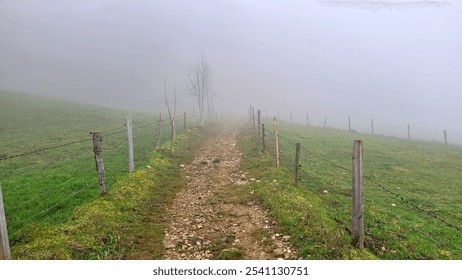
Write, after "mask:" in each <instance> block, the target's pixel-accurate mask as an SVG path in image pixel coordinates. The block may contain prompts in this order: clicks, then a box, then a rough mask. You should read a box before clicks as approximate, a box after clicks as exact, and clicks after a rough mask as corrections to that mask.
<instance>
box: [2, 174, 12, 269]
mask: <svg viewBox="0 0 462 280" xmlns="http://www.w3.org/2000/svg"><path fill="white" fill-rule="evenodd" d="M0 259H2V260H11V253H10V242H9V240H8V230H7V227H6V217H5V207H4V205H3V194H2V184H1V183H0Z"/></svg>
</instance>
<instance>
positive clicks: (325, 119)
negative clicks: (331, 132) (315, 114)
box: [324, 118, 327, 128]
mask: <svg viewBox="0 0 462 280" xmlns="http://www.w3.org/2000/svg"><path fill="white" fill-rule="evenodd" d="M326 121H327V118H324V128H326Z"/></svg>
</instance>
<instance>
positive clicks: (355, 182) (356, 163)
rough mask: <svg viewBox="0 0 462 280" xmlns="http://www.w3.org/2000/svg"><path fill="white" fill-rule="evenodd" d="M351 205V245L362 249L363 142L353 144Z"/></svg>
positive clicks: (357, 141)
mask: <svg viewBox="0 0 462 280" xmlns="http://www.w3.org/2000/svg"><path fill="white" fill-rule="evenodd" d="M352 162H353V164H352V165H353V172H352V173H353V178H352V190H353V192H352V193H353V203H352V206H353V207H352V218H351V221H352V226H351V228H352V234H353V244H354V245H355V246H357V247H358V248H359V249H363V248H364V209H363V187H364V186H363V142H362V141H361V140H354V142H353V156H352Z"/></svg>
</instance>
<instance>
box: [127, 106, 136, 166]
mask: <svg viewBox="0 0 462 280" xmlns="http://www.w3.org/2000/svg"><path fill="white" fill-rule="evenodd" d="M127 134H128V173H133V172H134V171H135V162H134V159H133V128H132V114H131V113H128V114H127Z"/></svg>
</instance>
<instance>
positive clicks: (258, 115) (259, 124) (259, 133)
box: [257, 110, 261, 144]
mask: <svg viewBox="0 0 462 280" xmlns="http://www.w3.org/2000/svg"><path fill="white" fill-rule="evenodd" d="M257 126H258V139H259V140H258V142H260V143H259V144H261V112H260V110H258V111H257Z"/></svg>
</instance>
